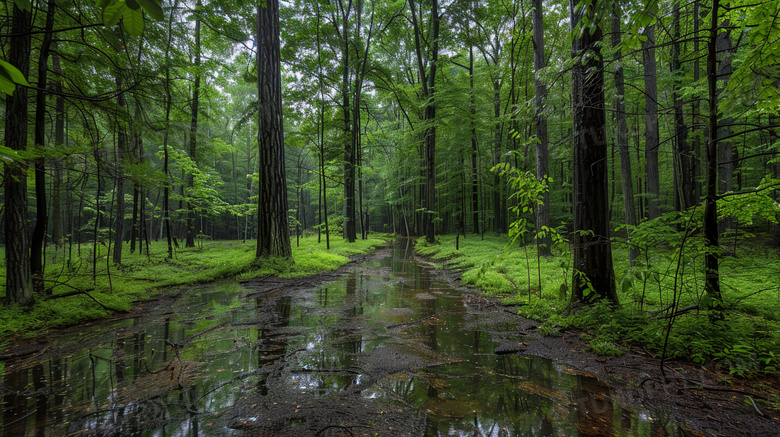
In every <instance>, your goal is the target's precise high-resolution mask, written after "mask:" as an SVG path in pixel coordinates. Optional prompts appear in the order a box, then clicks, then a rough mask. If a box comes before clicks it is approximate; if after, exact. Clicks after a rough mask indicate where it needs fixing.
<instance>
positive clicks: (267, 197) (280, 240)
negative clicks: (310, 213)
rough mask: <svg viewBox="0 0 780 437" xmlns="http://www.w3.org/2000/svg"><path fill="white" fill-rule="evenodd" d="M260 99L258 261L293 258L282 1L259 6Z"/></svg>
mask: <svg viewBox="0 0 780 437" xmlns="http://www.w3.org/2000/svg"><path fill="white" fill-rule="evenodd" d="M257 41H258V51H257V54H258V56H257V72H258V80H257V96H258V98H259V104H260V107H259V111H258V134H259V135H258V147H259V154H258V156H259V160H260V183H259V184H258V185H259V187H258V188H259V194H260V196H259V198H258V211H257V254H256V256H257V258H263V257H269V256H281V257H285V258H290V257H292V247H291V246H290V229H289V225H288V223H289V211H288V208H287V184H286V182H287V177H286V169H285V160H284V126H283V123H282V69H281V57H280V40H279V1H278V0H267V1H266V7H263V6H258V7H257Z"/></svg>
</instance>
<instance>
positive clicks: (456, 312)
mask: <svg viewBox="0 0 780 437" xmlns="http://www.w3.org/2000/svg"><path fill="white" fill-rule="evenodd" d="M385 253H387V254H388V255H387V256H385V257H382V258H380V259H379V260H378V261H376V262H371V263H369V264H364V265H360V266H356V267H355V268H354V269H353V271H352V272H351V273H348V274H347V275H345V276H344V277H342V278H339V279H338V280H335V281H332V282H329V283H325V284H322V285H321V286H318V287H316V288H313V289H309V290H295V291H289V290H274V291H270V292H267V293H253V291H254V290H252V289H247V288H245V287H242V286H241V285H239V284H236V283H221V284H216V285H213V286H210V287H207V288H197V289H193V290H190V291H188V292H186V293H184V294H183V296H182V298H181V299H179V300H177V301H176V302H175V303H173V304H171V305H168V306H166V307H158V308H156V309H154V310H153V311H150V313H149V314H148V315H145V316H143V317H139V318H135V319H130V320H123V321H119V322H116V323H112V324H98V325H95V326H83V327H79V328H78V329H73V330H71V331H70V333H69V335H67V336H64V337H61V338H59V339H57V340H56V341H54V342H52V343H51V344H50V345H49V346H48V347H47V349H45V350H44V351H43V353H41V354H39V355H37V356H35V357H34V358H30V359H25V360H17V361H14V362H8V363H6V364H5V367H4V368H3V378H2V384H0V389H1V393H2V412H1V413H0V430H1V433H2V434H1V435H3V436H28V435H29V436H72V435H77V436H80V435H84V436H90V435H100V436H111V435H116V436H211V435H258V436H266V435H267V436H276V435H279V436H281V435H320V436H341V435H372V436H373V435H386V436H402V435H410V436H475V435H479V436H519V435H528V436H579V435H621V436H656V435H680V434H682V431H680V430H679V429H678V428H677V427H676V425H674V424H673V423H671V422H670V421H669V420H668V419H666V418H665V417H664V416H663V415H661V414H659V413H656V412H650V411H647V410H644V409H642V408H641V407H638V406H623V405H618V404H616V403H613V402H612V401H611V398H610V389H609V387H606V386H604V385H603V384H602V383H600V382H599V381H598V380H596V379H594V378H592V377H590V376H589V375H585V374H582V373H581V372H577V371H575V370H573V369H571V368H569V367H568V366H566V365H565V364H563V363H558V362H553V361H550V360H546V359H541V358H539V357H527V356H522V355H517V354H515V353H514V352H517V351H521V350H522V343H521V342H518V341H517V339H516V338H510V336H509V335H508V332H509V331H511V329H512V326H511V323H506V321H497V320H495V319H493V318H491V316H490V314H485V313H481V312H479V311H474V310H473V309H470V308H469V307H467V306H466V305H465V304H464V301H463V299H462V297H461V295H460V293H459V292H457V291H455V290H452V289H450V288H449V287H448V286H447V284H446V283H445V282H440V281H437V280H435V275H432V274H431V273H432V270H431V269H430V266H429V265H428V264H425V263H418V262H417V261H415V259H414V258H413V256H412V252H411V245H410V244H409V242H408V241H407V240H401V241H399V242H397V243H395V244H394V246H393V247H392V248H391V250H390V251H389V252H388V251H385ZM505 331H506V332H505ZM505 334H507V335H505Z"/></svg>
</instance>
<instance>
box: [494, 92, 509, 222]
mask: <svg viewBox="0 0 780 437" xmlns="http://www.w3.org/2000/svg"><path fill="white" fill-rule="evenodd" d="M493 121H494V126H493V129H494V131H493V165H494V166H495V165H498V164H499V163H500V162H501V155H502V153H501V152H502V148H503V141H502V139H503V134H502V132H501V131H502V129H501V82H500V80H498V79H497V78H494V79H493ZM502 185H503V184H502V183H501V175H500V172H493V231H495V232H496V233H498V234H503V233H504V232H506V227H505V226H504V217H505V215H506V214H505V211H506V208H503V202H502V199H501V197H502V196H501V189H502Z"/></svg>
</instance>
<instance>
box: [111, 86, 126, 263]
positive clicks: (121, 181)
mask: <svg viewBox="0 0 780 437" xmlns="http://www.w3.org/2000/svg"><path fill="white" fill-rule="evenodd" d="M116 87H117V90H119V91H120V93H119V95H117V97H116V100H117V106H118V114H117V115H116V126H117V143H116V162H114V169H115V170H114V178H115V181H116V182H115V187H116V221H115V225H114V252H113V258H114V263H115V264H122V244H123V242H124V235H123V234H124V230H125V174H124V167H125V166H124V160H125V149H126V148H127V130H126V128H125V123H127V101H126V99H125V95H124V93H122V92H121V90H122V80H121V79H120V77H119V73H117V77H116Z"/></svg>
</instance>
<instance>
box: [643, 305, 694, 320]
mask: <svg viewBox="0 0 780 437" xmlns="http://www.w3.org/2000/svg"><path fill="white" fill-rule="evenodd" d="M670 309H671V307H668V308H665V309H662V310H658V311H653V312H651V313H650V315H651V316H653V317H656V318H659V319H671V318H672V317H677V316H681V315H683V314H685V313H689V312H691V311H693V310H698V309H699V305H691V306H689V307H685V308H683V309H681V310H678V311H677V312H676V313H673V314H667V315H665V316H659V314H661V313H663V312H664V311H669V310H670Z"/></svg>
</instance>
